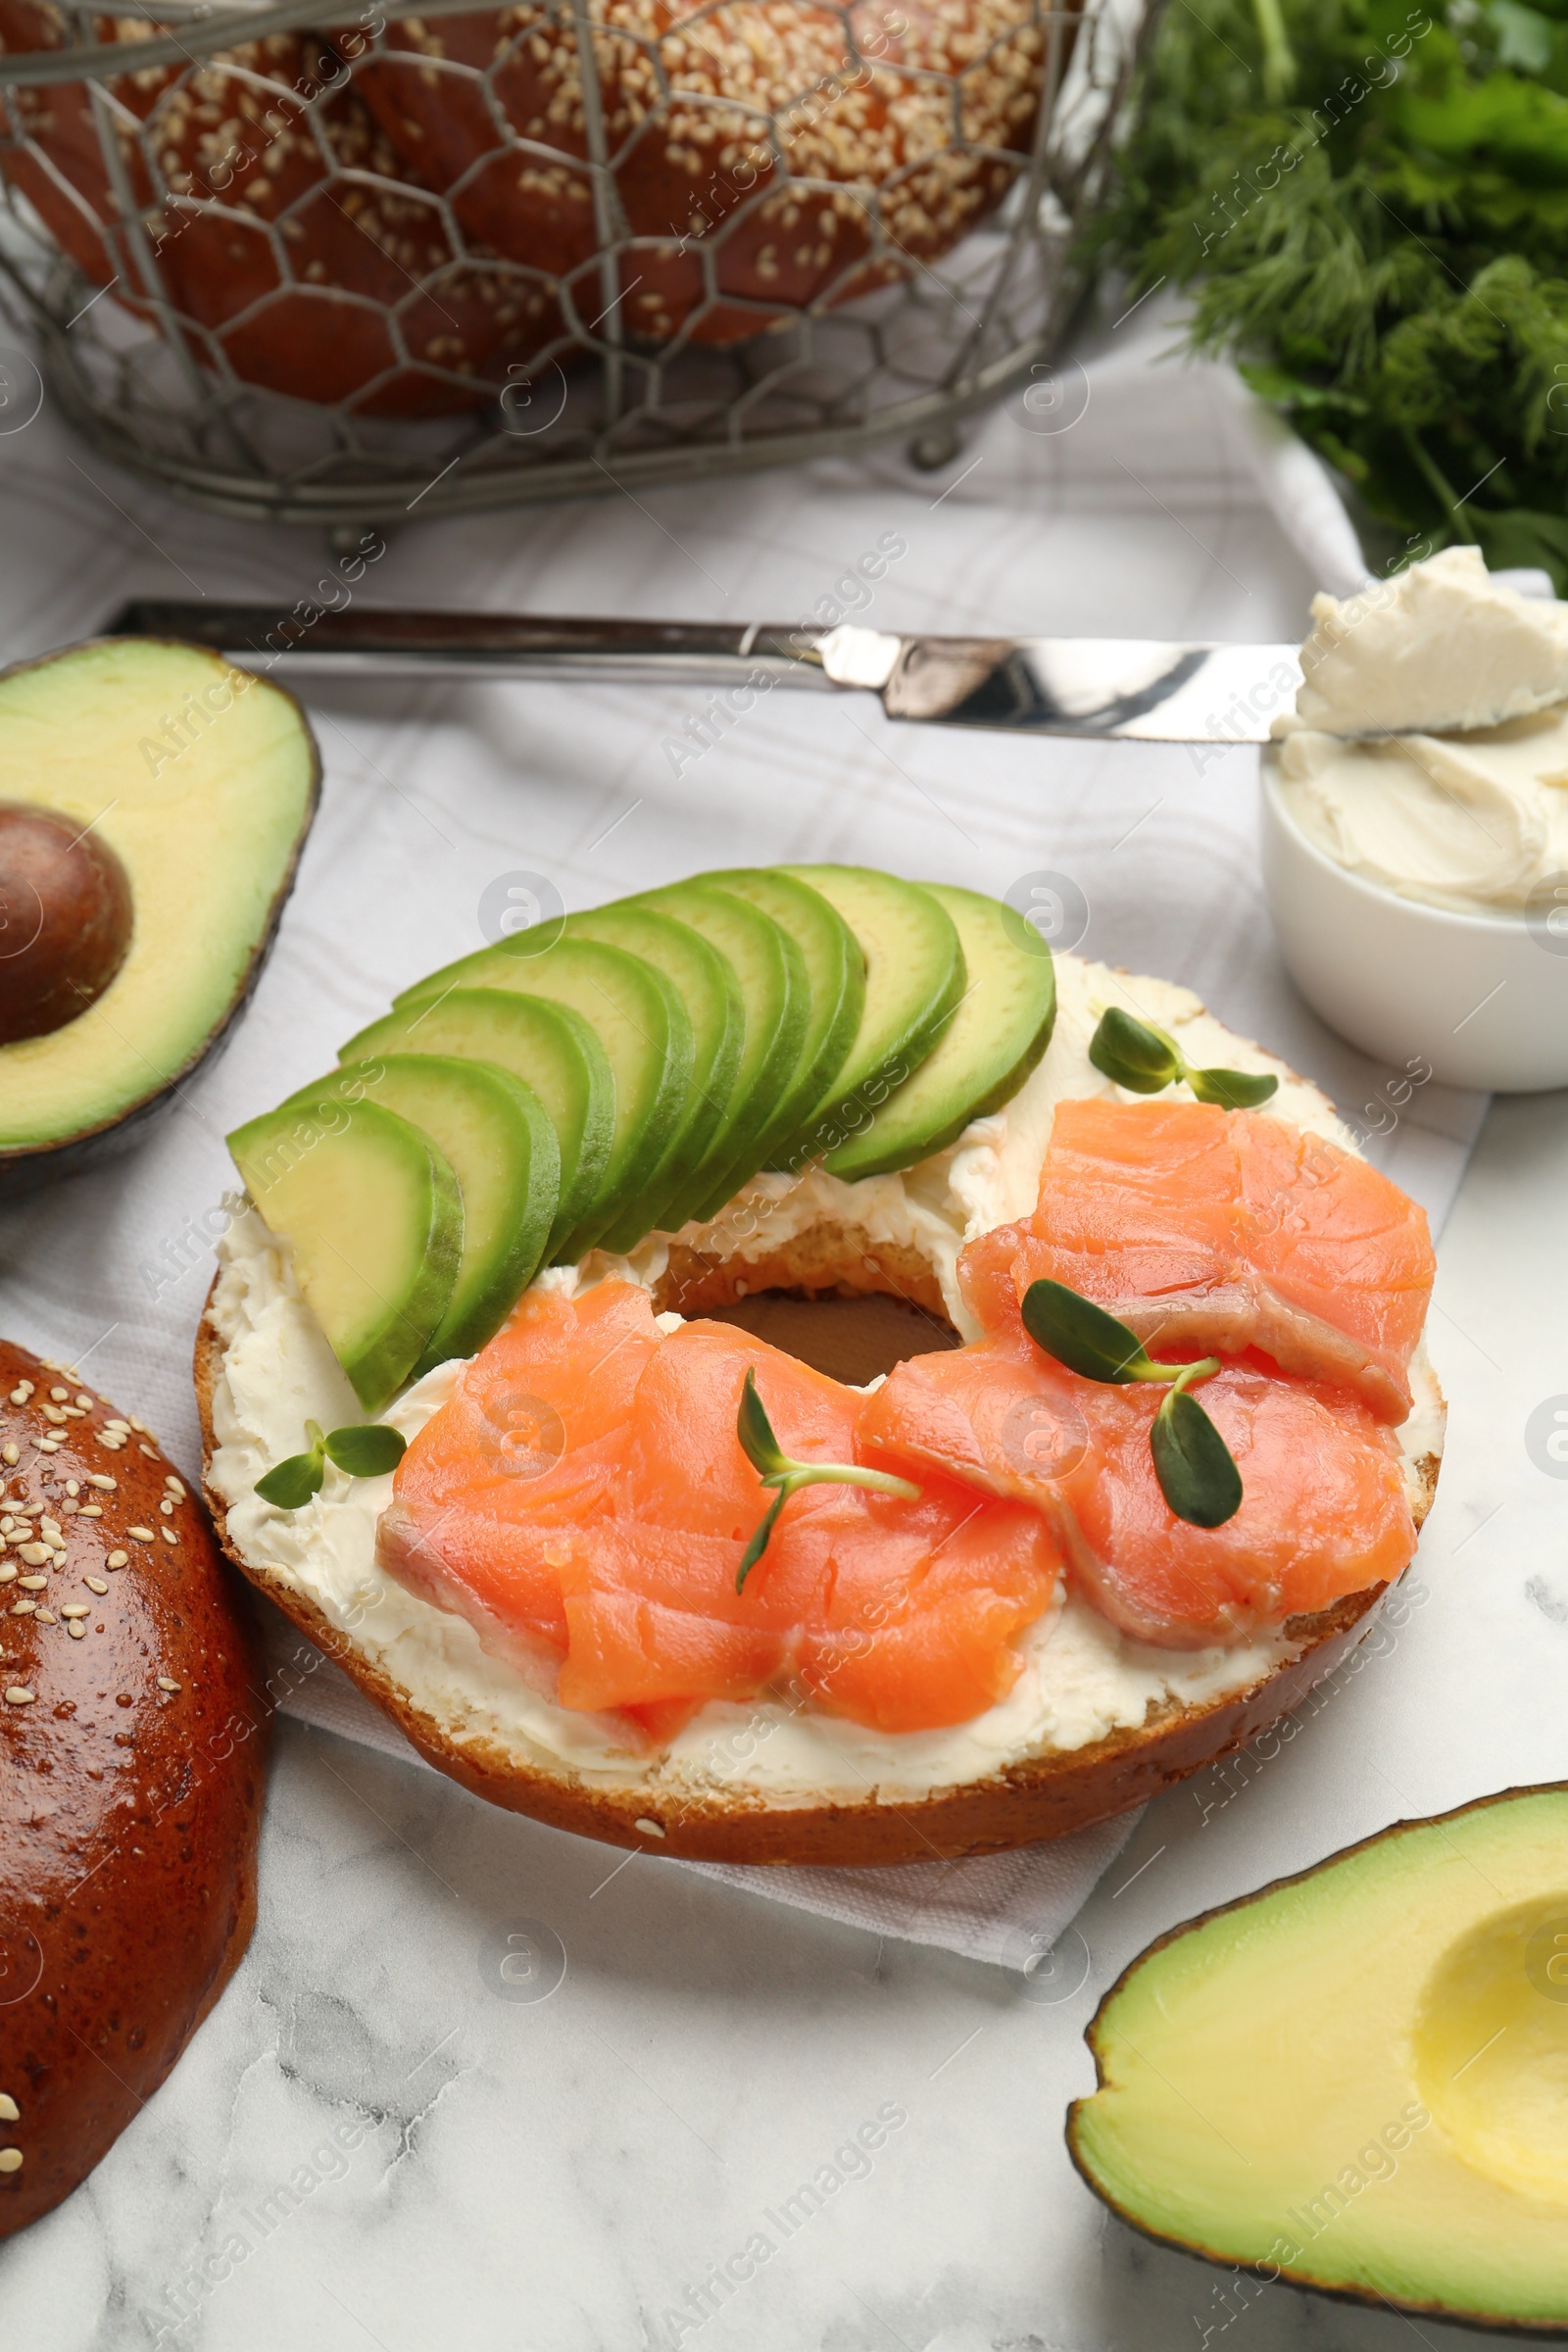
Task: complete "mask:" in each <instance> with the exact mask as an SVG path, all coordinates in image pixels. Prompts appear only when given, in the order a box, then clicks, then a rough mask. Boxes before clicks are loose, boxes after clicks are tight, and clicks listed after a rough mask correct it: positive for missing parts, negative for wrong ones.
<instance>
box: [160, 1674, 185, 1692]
mask: <svg viewBox="0 0 1568 2352" xmlns="http://www.w3.org/2000/svg"><path fill="white" fill-rule="evenodd" d="M158 1688H159V1690H160V1691H180V1690H183V1688H184V1685H183V1684H182V1683H174V1682H171V1681H170V1678H169V1676H168V1675H167V1674H161V1675H160V1676H159V1677H158Z"/></svg>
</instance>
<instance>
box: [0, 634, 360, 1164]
mask: <svg viewBox="0 0 1568 2352" xmlns="http://www.w3.org/2000/svg"><path fill="white" fill-rule="evenodd" d="M319 777H320V761H319V757H318V754H317V748H316V743H315V739H314V737H313V736H312V734H311V730H310V728H309V726H308V725H307V724H306V721H305V716H304V713H303V712H302V711H301V710H300V708H299V705H298V704H297V703H296V702H295V701H294V699H293V697H292V696H291V695H287V694H284V693H283V692H282V691H281V689H280V688H278V687H276V686H273V685H271V684H270V683H269V682H268V681H266V680H265V679H262V678H258V677H253V676H251V675H250V673H249V672H247V671H243V670H236V669H234V668H233V667H232V666H231V665H230V664H229V663H228V662H225V661H223V660H222V659H221V657H220V656H219V655H217V654H211V653H204V652H202V651H200V650H199V649H198V648H197V647H195V646H188V645H175V644H169V643H165V642H163V641H161V640H156V639H150V638H136V637H122V638H115V639H112V640H108V641H105V642H103V643H100V644H88V645H79V646H73V647H70V648H68V650H67V651H66V652H64V653H59V654H51V655H49V656H47V657H46V658H45V659H44V660H42V661H39V662H26V663H24V664H23V665H22V666H20V667H19V668H16V669H12V670H8V671H6V672H5V673H4V675H3V676H0V924H3V925H4V926H5V927H6V928H7V929H8V930H9V931H10V933H11V936H12V938H14V939H17V940H19V941H20V942H21V945H20V947H19V948H17V949H16V950H14V951H13V952H12V953H11V954H10V955H8V956H7V957H6V958H5V964H6V969H5V971H4V979H3V985H0V998H3V1000H4V1002H3V1005H0V1037H3V1038H4V1039H5V1040H6V1041H7V1042H5V1043H0V1192H6V1193H10V1192H20V1191H24V1190H25V1189H27V1188H28V1187H30V1186H32V1185H35V1184H38V1183H41V1182H43V1181H45V1180H46V1179H47V1178H48V1177H50V1176H53V1175H59V1174H63V1173H65V1172H67V1171H68V1170H70V1169H73V1168H76V1167H80V1166H82V1165H84V1164H88V1163H89V1162H91V1161H93V1160H95V1159H97V1158H100V1157H102V1156H103V1155H105V1154H106V1153H107V1152H112V1151H116V1150H120V1149H123V1147H124V1146H125V1145H127V1144H128V1143H130V1142H132V1141H133V1140H134V1138H135V1137H136V1135H137V1134H139V1133H140V1131H141V1129H142V1128H143V1126H144V1125H145V1123H146V1122H147V1121H148V1120H149V1119H150V1118H151V1117H152V1116H153V1115H154V1114H155V1113H156V1112H157V1111H159V1110H160V1109H162V1108H165V1107H167V1106H168V1105H169V1104H171V1103H172V1102H173V1101H174V1099H175V1090H176V1089H177V1088H178V1087H179V1086H180V1085H182V1084H183V1083H184V1082H185V1081H187V1080H188V1079H189V1078H190V1077H191V1075H192V1073H193V1072H194V1071H195V1070H196V1069H197V1068H198V1067H199V1065H200V1064H201V1063H202V1062H203V1061H204V1060H205V1059H206V1058H207V1056H208V1055H209V1054H212V1053H214V1052H215V1051H216V1050H217V1048H218V1047H219V1046H220V1044H221V1042H222V1039H223V1037H224V1035H225V1034H226V1032H227V1030H228V1028H229V1026H230V1024H231V1023H232V1022H233V1020H234V1019H235V1018H236V1017H237V1015H238V1014H239V1013H240V1012H241V1011H242V1010H243V1009H244V1006H245V1004H246V1001H247V999H248V998H249V996H250V993H251V991H252V989H253V988H254V987H255V985H256V982H257V980H258V978H259V977H260V974H261V970H262V965H263V963H264V962H265V960H266V956H267V953H268V950H269V949H270V946H271V943H272V937H273V934H274V932H275V931H276V928H277V922H278V917H279V915H280V913H281V911H282V907H283V903H284V901H285V900H286V898H287V897H288V893H289V889H290V887H291V885H292V883H293V879H294V871H295V866H296V864H297V862H298V859H299V855H300V851H301V848H302V847H303V844H304V841H305V836H306V834H307V833H308V831H309V830H310V824H311V819H312V817H313V815H314V814H315V811H316V802H317V793H318V788H319ZM73 1005H74V1007H75V1008H74V1009H73Z"/></svg>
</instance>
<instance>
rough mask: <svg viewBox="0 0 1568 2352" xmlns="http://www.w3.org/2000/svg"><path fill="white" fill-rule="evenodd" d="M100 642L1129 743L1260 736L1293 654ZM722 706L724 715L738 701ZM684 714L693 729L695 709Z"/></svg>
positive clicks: (718, 628) (701, 626) (358, 672)
mask: <svg viewBox="0 0 1568 2352" xmlns="http://www.w3.org/2000/svg"><path fill="white" fill-rule="evenodd" d="M105 634H106V635H109V636H114V637H178V638H183V639H185V640H186V641H187V642H189V643H191V644H195V645H202V646H208V647H210V648H212V650H213V651H214V652H217V653H221V654H224V655H226V656H227V657H228V659H229V660H230V661H232V662H236V663H237V664H239V665H240V666H241V667H244V668H249V669H261V670H265V671H267V672H268V673H270V674H273V675H277V676H280V677H286V678H290V679H293V680H295V681H309V680H310V679H312V678H432V679H433V678H446V679H451V678H512V679H527V678H534V679H540V680H554V681H557V682H562V681H568V682H576V683H580V684H595V685H648V686H653V685H659V686H670V685H678V686H692V687H718V688H727V689H728V690H729V692H730V694H731V696H733V695H734V694H735V693H736V691H737V690H740V689H747V688H749V689H750V690H751V691H752V692H753V693H754V694H755V693H760V692H765V691H767V690H768V689H770V688H771V687H773V686H792V687H814V688H819V689H821V688H826V689H830V690H831V689H838V690H840V691H854V690H856V689H861V690H864V691H867V692H870V693H874V694H877V695H879V696H880V697H881V700H882V707H883V709H884V710H885V711H886V712H887V714H888V716H889V717H890V718H898V719H908V720H913V721H917V722H927V723H931V722H934V723H936V724H939V725H943V726H956V727H995V728H1000V729H1003V730H1005V731H1008V732H1011V733H1015V734H1026V735H1027V734H1035V735H1068V736H1078V737H1082V738H1086V739H1090V740H1099V741H1120V742H1139V743H1213V744H1237V743H1264V742H1266V741H1267V740H1268V733H1269V725H1270V721H1271V720H1272V719H1273V718H1274V717H1275V716H1276V715H1277V714H1278V713H1279V712H1280V711H1288V710H1290V709H1291V708H1292V707H1293V705H1294V703H1295V699H1296V690H1297V688H1298V686H1299V684H1300V682H1301V665H1300V660H1299V654H1298V650H1297V648H1296V647H1295V646H1294V645H1217V644H1208V643H1178V644H1164V643H1160V642H1157V641H1153V640H1149V639H1143V638H1111V637H1016V638H1014V637H914V636H895V635H892V634H889V633H887V632H885V631H883V630H880V629H868V628H859V627H856V626H854V625H852V624H842V625H841V626H839V627H838V628H834V629H799V628H797V629H792V628H782V627H775V626H767V625H764V624H762V623H760V622H753V623H752V624H751V625H750V626H748V627H735V626H731V625H729V624H725V623H711V622H706V621H644V620H594V619H549V618H539V617H535V616H534V615H532V614H527V613H413V612H393V611H377V610H376V609H375V608H374V607H373V606H366V605H361V604H357V603H351V604H347V605H344V606H342V607H338V608H331V607H326V606H320V605H317V604H315V603H314V602H313V601H312V600H311V599H310V598H303V599H301V600H300V601H299V602H298V603H297V604H295V605H294V606H293V607H292V608H291V609H289V610H287V611H279V609H278V608H277V607H276V606H271V605H239V604H232V605H231V604H216V603H203V604H189V603H178V604H176V603H164V602H159V601H156V600H149V599H140V600H137V601H136V602H134V603H131V604H127V605H123V606H122V608H121V610H120V611H119V612H118V613H116V614H115V616H114V618H113V619H112V620H111V621H110V622H109V624H108V627H107V629H106V631H105ZM745 707H749V706H738V707H733V706H732V711H731V715H735V714H736V713H737V710H738V708H745ZM693 715H694V716H695V717H697V718H698V719H699V722H701V719H702V715H703V714H702V713H701V712H694V713H693Z"/></svg>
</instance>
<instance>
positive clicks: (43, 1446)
mask: <svg viewBox="0 0 1568 2352" xmlns="http://www.w3.org/2000/svg"><path fill="white" fill-rule="evenodd" d="M32 1442H33V1444H34V1445H35V1446H37V1448H38V1451H39V1452H40V1453H58V1452H59V1451H60V1440H59V1439H58V1438H34V1439H33V1441H32Z"/></svg>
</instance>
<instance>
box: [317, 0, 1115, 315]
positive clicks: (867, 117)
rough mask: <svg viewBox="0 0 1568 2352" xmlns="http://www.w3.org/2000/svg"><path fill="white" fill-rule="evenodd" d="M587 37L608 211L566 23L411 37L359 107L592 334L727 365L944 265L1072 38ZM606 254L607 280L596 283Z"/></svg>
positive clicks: (640, 33) (573, 39) (805, 3)
mask: <svg viewBox="0 0 1568 2352" xmlns="http://www.w3.org/2000/svg"><path fill="white" fill-rule="evenodd" d="M590 14H591V19H592V24H593V45H594V62H595V68H596V79H597V84H598V103H599V105H600V106H601V108H602V111H603V120H604V136H605V142H606V146H607V148H608V152H609V154H610V157H611V159H612V173H611V184H610V186H609V187H608V188H607V187H606V186H605V185H604V184H603V183H601V185H600V186H599V188H598V190H597V191H596V187H595V182H594V177H593V173H592V172H591V170H590V158H591V156H592V154H593V151H594V142H593V138H592V134H591V130H590V123H589V115H588V110H587V107H586V106H585V100H584V89H583V69H582V58H581V54H580V51H579V47H578V37H577V29H576V24H575V20H574V19H573V17H572V14H571V11H570V9H569V8H567V7H566V6H564V5H563V4H561V0H552V4H550V5H530V6H525V7H520V8H511V9H496V10H484V11H481V12H476V13H474V14H473V15H471V16H470V15H464V16H448V17H429V18H420V17H410V18H403V19H400V20H398V21H397V22H395V23H394V24H393V25H390V26H389V28H388V31H387V36H386V42H385V46H384V49H383V50H381V51H378V52H377V53H376V54H375V55H374V56H373V57H371V58H368V59H367V60H366V61H365V63H364V64H363V66H362V67H361V68H360V69H359V71H358V75H357V81H358V87H359V88H360V89H361V90H363V92H364V95H365V98H366V100H367V103H368V105H369V107H370V108H371V109H372V111H373V112H374V114H375V116H376V118H377V120H378V122H379V123H380V124H381V126H382V128H383V129H384V130H385V132H386V134H387V136H388V137H389V138H390V140H391V141H392V144H393V145H394V147H395V148H396V149H397V151H398V153H399V154H400V156H401V157H402V158H403V161H404V163H405V164H406V165H407V166H408V168H409V169H410V170H411V171H412V172H417V174H418V176H419V177H420V178H421V179H422V180H423V181H424V183H425V184H426V185H427V186H429V187H432V188H437V189H440V190H441V191H442V192H443V193H448V194H449V195H450V198H451V202H452V207H453V210H454V212H455V213H456V215H457V217H458V219H459V220H460V221H462V223H463V226H464V228H465V230H466V233H467V234H468V235H469V236H471V237H474V238H476V239H480V240H482V241H483V243H484V244H485V245H486V246H487V247H489V248H491V249H493V250H494V251H495V252H496V253H499V254H505V255H507V256H508V257H510V258H511V259H512V260H514V261H516V262H524V263H529V264H531V265H533V266H534V267H536V268H541V269H545V270H551V271H553V272H555V273H556V274H558V275H560V276H562V277H566V278H569V280H570V302H571V305H572V307H573V310H574V312H575V317H574V319H573V321H572V323H573V324H574V325H575V326H577V327H578V328H579V329H580V330H581V331H583V332H585V333H586V332H588V331H591V330H592V329H593V328H594V327H597V326H599V324H600V321H601V319H603V318H604V316H605V315H606V314H607V312H608V311H613V313H614V314H615V317H616V319H617V323H618V324H619V325H620V326H623V327H624V328H625V330H626V331H627V333H629V334H630V335H631V336H632V337H633V338H634V339H635V338H645V339H648V340H651V341H665V340H668V339H669V338H670V337H671V336H674V335H676V334H677V333H681V332H684V333H686V334H687V335H689V336H690V338H691V339H692V340H693V341H695V342H701V343H717V344H723V343H733V342H736V341H738V340H740V339H741V338H743V337H745V336H748V335H755V334H757V333H759V332H760V330H761V329H763V328H764V327H767V326H769V325H771V324H774V323H775V322H777V321H779V320H780V319H783V318H785V317H787V316H788V312H787V311H785V310H781V309H780V307H779V306H780V305H781V304H784V305H787V306H789V311H797V310H803V309H805V308H807V307H808V306H809V305H813V304H814V305H820V304H837V303H842V302H846V301H848V300H850V299H851V298H852V297H854V296H855V295H858V294H863V293H865V292H867V291H868V290H869V289H870V288H871V287H873V286H875V285H879V284H882V283H885V282H886V281H888V280H890V279H894V278H898V277H903V276H906V275H907V274H908V273H910V272H911V271H913V270H918V269H920V268H921V267H922V266H923V265H925V264H927V263H930V262H933V261H936V260H937V259H939V258H940V256H941V255H943V254H945V253H947V252H949V251H950V250H951V248H952V247H953V246H955V245H956V243H957V242H958V240H959V239H960V238H961V237H963V236H965V235H966V234H967V233H968V231H969V230H970V229H971V228H973V227H974V226H975V225H976V224H977V223H978V222H979V221H983V220H984V219H985V217H986V216H987V214H988V213H990V212H991V211H992V210H993V209H994V208H995V207H996V205H997V204H999V203H1000V202H1001V200H1002V198H1003V197H1004V196H1005V193H1006V191H1007V189H1008V188H1009V186H1010V185H1011V184H1012V182H1013V180H1014V178H1015V177H1016V176H1017V173H1018V170H1019V166H1018V164H1017V163H1009V161H1008V160H1007V159H1008V157H1009V156H1011V157H1021V156H1023V155H1025V154H1027V152H1028V150H1029V147H1030V144H1031V141H1032V139H1033V137H1034V131H1035V124H1036V121H1037V118H1038V114H1039V108H1040V100H1041V94H1042V90H1043V88H1044V86H1045V81H1046V73H1047V62H1048V54H1049V50H1050V46H1051V44H1052V43H1053V42H1054V43H1055V45H1056V49H1057V64H1058V68H1059V66H1060V65H1061V64H1062V63H1064V62H1065V57H1066V54H1067V51H1068V48H1069V45H1070V38H1071V30H1072V26H1071V23H1070V19H1069V18H1067V17H1058V18H1057V19H1056V20H1055V21H1054V24H1051V23H1048V22H1047V21H1046V20H1044V19H1042V17H1041V16H1040V15H1039V14H1038V13H1037V10H1036V8H1035V7H1034V5H1033V4H1032V0H959V4H958V5H956V6H951V5H950V6H940V7H939V6H935V5H932V0H904V4H903V5H901V6H899V7H894V6H892V5H891V0H855V5H853V6H852V7H850V8H849V9H847V10H844V11H842V12H841V11H840V10H838V9H836V8H829V7H822V6H818V5H816V4H815V0H719V4H718V5H717V6H706V7H699V6H693V5H691V0H593V4H592V7H591V11H590ZM498 118H499V120H498ZM503 124H504V125H505V128H504V129H503V127H502V125H503ZM611 239H613V240H615V241H616V242H617V243H618V244H619V245H620V247H621V250H620V255H619V259H618V262H617V263H615V264H614V265H613V275H612V274H611V273H609V272H608V271H607V270H606V268H605V266H604V265H602V264H600V263H598V262H596V261H595V260H594V255H595V252H596V249H599V250H602V249H603V247H604V245H605V244H606V243H607V242H608V241H610V240H611ZM602 332H603V329H602V328H601V333H602Z"/></svg>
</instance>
